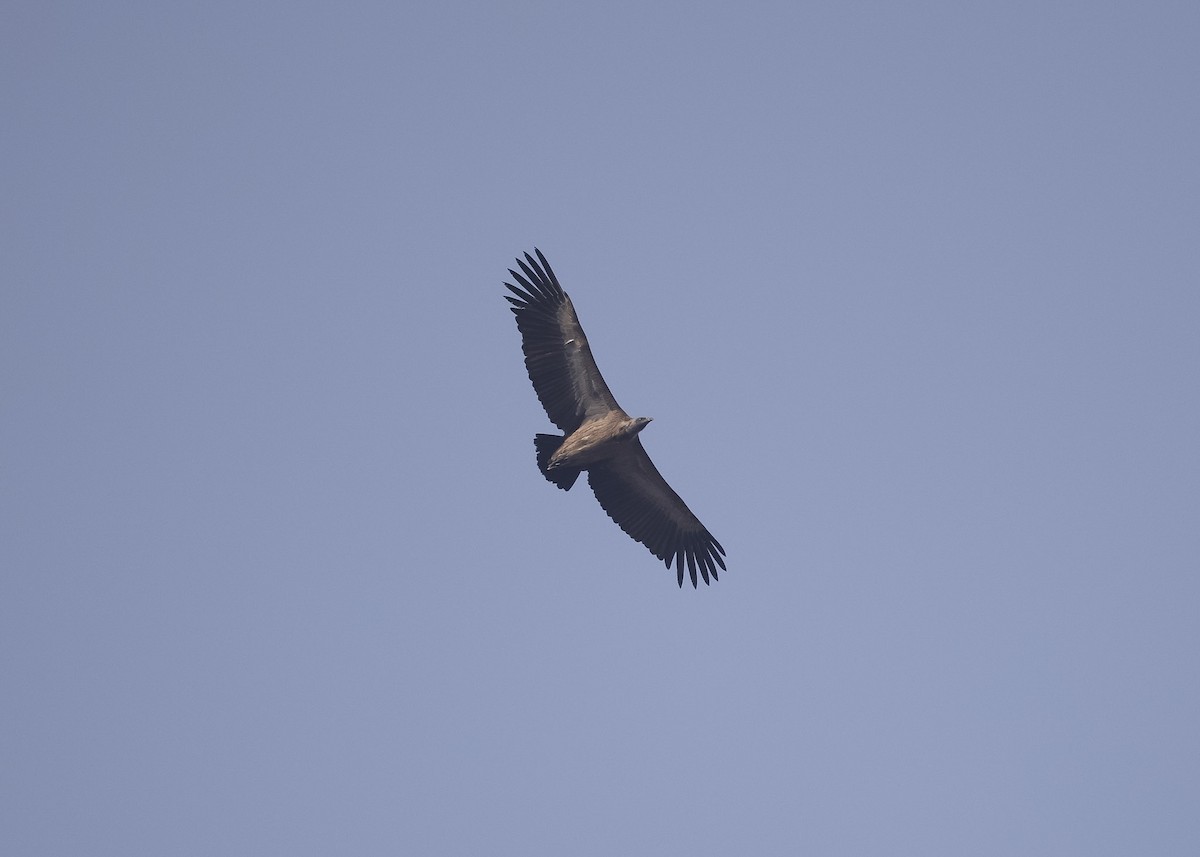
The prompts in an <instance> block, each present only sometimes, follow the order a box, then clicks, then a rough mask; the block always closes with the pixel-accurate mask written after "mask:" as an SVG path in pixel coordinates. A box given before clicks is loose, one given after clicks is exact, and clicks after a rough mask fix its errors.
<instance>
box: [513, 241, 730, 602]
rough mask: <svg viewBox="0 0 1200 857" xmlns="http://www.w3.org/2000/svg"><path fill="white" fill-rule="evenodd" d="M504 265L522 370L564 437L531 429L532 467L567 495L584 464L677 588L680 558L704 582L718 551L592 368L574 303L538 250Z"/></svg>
mask: <svg viewBox="0 0 1200 857" xmlns="http://www.w3.org/2000/svg"><path fill="white" fill-rule="evenodd" d="M533 252H535V253H537V259H536V260H535V259H534V258H533V257H532V256H530V255H529V254H528V253H526V254H525V260H524V261H521V260H520V259H517V265H518V266H519V267H520V269H521V273H517V272H516V271H514V270H512V269H511V268H510V269H509V271H508V272H509V273H510V274H512V276H513V278H514V279H515V280H516V281H517V283H518V285H515V286H514V285H513V284H511V283H505V284H504V285H506V286H507V287H508V289H509V291H511V292H512V293H513V294H514V295H516V297H510V296H509V295H505V296H504V297H505V299H506V300H508V301H509V302H510V303H511V304H512V306H511V307H510V309H511V310H512V311H513V314H514V315H516V317H517V329H518V330H520V331H521V348H522V350H523V351H524V352H525V368H526V369H528V370H529V380H531V381H532V382H533V389H534V390H535V391H536V392H537V396H538V399H540V400H541V402H542V407H544V408H545V409H546V415H547V416H549V417H550V421H551V422H552V423H554V424H555V425H557V426H558V427H559V428H560V429H562V431H563V434H562V435H551V434H539V435H535V436H534V439H533V445H534V448H535V450H536V452H537V463H538V469H539V470H541V472H542V475H543V476H545V477H546V479H548V480H549V481H551V482H553V483H554V484H555V485H557V486H558V487H559V488H561V489H563V490H564V491H568V490H570V488H571V486H572V485H574V484H575V480H576V479H577V478H578V477H579V473H580V472H581V471H583V470H586V471H587V472H588V484H589V485H591V486H592V491H593V492H594V493H595V495H596V499H597V500H599V501H600V505H601V506H603V507H604V511H605V512H607V513H608V516H609V517H610V518H612V519H613V521H615V522H616V524H617V526H619V527H620V528H621V529H622V530H624V531H625V532H626V533H628V534H629V535H630V536H632V537H633V538H634V539H635V540H636V541H639V542H641V543H642V544H644V545H645V546H646V547H647V548H649V549H650V553H652V554H654V555H655V556H656V557H658V558H659V559H661V560H663V561H664V562H665V563H666V564H667V568H670V567H671V562H672V560H673V561H674V562H675V571H676V574H677V576H678V577H679V585H680V586H683V565H684V563H685V562H686V563H687V570H688V574H689V575H690V576H691V579H692V586H693V587H696V586H698V584H697V582H696V572H697V571H699V572H700V576H701V577H703V578H704V582H705V583H706V584H707V583H708V582H709V580H708V579H709V578H710V577H711V578H712V579H713V580H716V579H717V567H718V566H720V567H721V569H722V570H724V569H725V561H724V560H722V559H721V557H722V556H724V555H725V549H724V548H722V547H721V543H720V542H718V541H717V540H716V539H714V538H713V537H712V533H710V532H709V531H708V530H706V529H705V528H704V525H703V524H701V523H700V520H699V519H698V518H697V517H696V516H695V515H693V514H692V512H691V510H690V509H688V507H687V506H686V505H685V504H684V502H683V500H681V499H680V498H679V495H678V494H676V493H675V492H674V491H672V490H671V486H670V485H668V484H667V481H666V480H665V479H663V478H662V476H661V475H660V474H659V472H658V469H657V468H656V467H655V466H654V462H652V461H651V460H650V456H648V455H647V454H646V450H645V449H643V448H642V442H641V440H640V439H639V438H638V434H639V433H640V432H641V431H642V429H644V428H645V427H646V425H647V423H649V422H650V418H649V417H637V418H631V417H630V416H629V414H627V413H625V411H623V410H622V409H621V406H620V405H618V404H617V400H616V399H614V398H613V394H612V393H611V392H610V391H609V389H608V385H607V384H605V383H604V378H603V377H602V376H601V375H600V370H599V369H598V368H596V361H595V360H594V359H593V358H592V349H591V348H589V347H588V341H587V337H586V336H584V334H583V328H582V327H580V325H579V318H578V317H577V316H576V315H575V308H574V307H573V306H571V299H570V298H569V297H567V293H566V292H564V291H563V290H562V286H560V285H559V284H558V278H557V277H555V276H554V271H552V270H551V269H550V264H549V263H548V262H547V261H546V257H545V256H543V255H542V253H541V251H540V250H537V249H536V248H535V249H534V251H533Z"/></svg>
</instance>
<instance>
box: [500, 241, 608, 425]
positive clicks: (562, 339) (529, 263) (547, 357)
mask: <svg viewBox="0 0 1200 857" xmlns="http://www.w3.org/2000/svg"><path fill="white" fill-rule="evenodd" d="M533 252H534V253H536V254H537V259H534V258H533V257H532V256H530V255H529V254H528V253H526V254H525V259H524V261H522V260H521V259H517V266H518V267H519V268H520V269H521V272H520V273H518V272H517V271H514V270H513V269H511V268H509V270H508V273H509V274H511V275H512V276H513V279H515V280H516V282H517V283H518V285H513V284H512V283H505V284H504V285H505V286H506V287H507V288H508V290H509V291H511V292H512V293H513V295H516V297H512V296H510V295H505V296H504V299H505V300H507V301H508V302H509V303H510V304H512V306H511V307H509V309H511V310H512V312H513V315H515V316H516V318H517V329H518V330H519V331H520V332H521V350H522V351H523V352H524V353H525V369H526V370H527V371H528V373H529V380H530V381H532V382H533V389H534V391H535V392H536V393H537V397H538V400H539V401H540V402H541V403H542V407H543V408H545V409H546V415H547V416H548V417H549V418H550V421H551V422H552V423H554V424H555V425H556V426H558V427H559V428H560V429H562V430H563V431H564V432H566V433H567V434H570V433H571V432H573V431H575V429H577V428H579V426H580V425H581V424H582V423H583V421H584V420H585V419H586V418H587V417H589V416H594V415H596V414H599V413H604V412H606V411H611V410H614V409H615V410H620V406H619V405H618V404H617V401H616V399H614V398H613V395H612V393H611V392H610V391H609V389H608V385H607V384H605V383H604V378H603V377H602V376H601V375H600V369H599V368H598V367H597V366H596V361H595V359H594V358H593V357H592V350H591V348H590V347H589V346H588V342H587V337H586V336H584V333H583V328H582V327H581V326H580V324H579V319H578V317H576V315H575V308H574V307H573V306H572V305H571V299H570V298H569V297H567V293H566V292H564V291H563V289H562V286H560V285H559V284H558V278H557V277H556V276H555V275H554V271H553V270H552V269H551V268H550V263H549V262H547V261H546V257H545V256H543V255H542V251H541V250H538V249H537V248H536V247H535V248H534V251H533Z"/></svg>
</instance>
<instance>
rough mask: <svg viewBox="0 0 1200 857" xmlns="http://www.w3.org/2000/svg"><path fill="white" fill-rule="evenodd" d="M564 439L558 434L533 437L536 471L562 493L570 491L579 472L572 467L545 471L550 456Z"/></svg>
mask: <svg viewBox="0 0 1200 857" xmlns="http://www.w3.org/2000/svg"><path fill="white" fill-rule="evenodd" d="M564 440H566V438H565V437H564V436H562V435H558V434H537V435H534V436H533V445H534V447H535V448H536V449H537V462H538V470H540V471H542V475H543V476H545V477H546V478H547V479H549V480H550V481H551V482H553V483H554V484H555V485H557V486H558V487H559V488H561V489H562V490H564V491H570V490H571V486H572V485H574V484H575V480H576V479H578V478H579V474H580V470H579V469H578V468H574V467H556V468H554V469H553V470H547V469H546V465H548V464H549V463H550V456H552V455H554V453H555V452H557V451H558V448H559V447H560V446H562V444H563V441H564Z"/></svg>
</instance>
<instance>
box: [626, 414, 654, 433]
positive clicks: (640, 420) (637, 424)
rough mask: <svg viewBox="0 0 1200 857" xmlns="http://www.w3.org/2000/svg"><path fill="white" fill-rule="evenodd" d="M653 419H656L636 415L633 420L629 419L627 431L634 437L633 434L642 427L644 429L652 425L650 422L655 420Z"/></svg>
mask: <svg viewBox="0 0 1200 857" xmlns="http://www.w3.org/2000/svg"><path fill="white" fill-rule="evenodd" d="M653 420H654V418H653V417H634V418H633V419H632V420H630V421H629V427H628V428H626V429H625V431H627V432H628V433H629V436H630V437H633V435H635V434H637V433H638V432H640V431H641V430H642V429H644V428H645V427H646V426H648V425H650V423H651V422H653Z"/></svg>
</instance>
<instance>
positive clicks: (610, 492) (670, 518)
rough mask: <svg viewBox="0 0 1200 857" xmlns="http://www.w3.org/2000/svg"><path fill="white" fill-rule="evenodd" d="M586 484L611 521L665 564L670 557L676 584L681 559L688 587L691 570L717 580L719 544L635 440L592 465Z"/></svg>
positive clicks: (721, 553)
mask: <svg viewBox="0 0 1200 857" xmlns="http://www.w3.org/2000/svg"><path fill="white" fill-rule="evenodd" d="M588 484H589V485H591V486H592V491H594V492H595V494H596V499H597V500H599V501H600V505H601V506H603V507H604V511H605V512H607V513H608V516H609V517H610V518H612V519H613V520H614V521H616V523H617V526H619V527H620V528H621V529H622V530H624V531H625V532H626V533H628V534H629V535H630V536H632V537H633V538H634V539H636V540H637V541H639V542H641V543H642V544H644V545H645V546H646V547H648V548H649V549H650V553H652V554H654V555H655V556H656V557H658V558H659V559H661V560H663V561H664V562H665V563H666V564H667V568H670V567H671V560H672V559H674V560H675V572H676V574H677V576H678V577H679V585H680V586H683V563H684V561H685V560H686V562H687V569H688V574H689V575H691V578H692V586H697V585H698V584H697V582H696V570H697V569H699V571H700V575H701V576H702V577H703V578H704V582H705V583H708V582H709V581H708V578H709V576H710V575H711V576H712V579H713V580H716V579H717V566H720V567H721V570H722V571H724V570H725V561H724V560H722V559H721V557H723V556H724V555H725V549H724V548H723V547H721V543H720V542H718V541H717V540H716V539H714V538H713V537H712V533H710V532H709V531H708V530H706V529H705V528H704V525H703V524H702V523H700V519H699V518H697V517H696V516H695V515H693V514H692V510H691V509H689V508H688V507H687V505H686V504H685V503H684V502H683V500H681V499H680V497H679V495H678V494H676V493H675V492H674V491H673V490H671V486H670V485H668V484H667V480H665V479H663V478H662V475H661V474H660V473H659V472H658V468H656V467H655V466H654V462H653V461H651V460H650V456H648V455H647V454H646V450H645V448H643V447H642V442H641V440H640V439H638V438H634V439H633V440H632V441H630V446H629V450H628V452H626V453H623V454H621V455H618V456H615V457H613V458H610V459H607V460H605V461H603V462H601V463H599V464H594V465H592V467H591V469H590V470H588Z"/></svg>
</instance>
